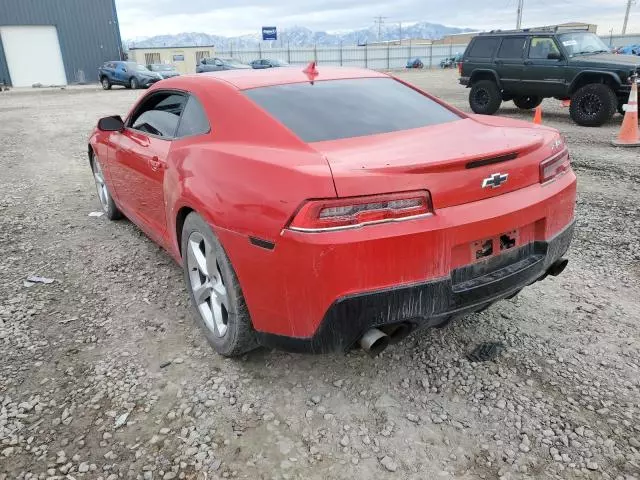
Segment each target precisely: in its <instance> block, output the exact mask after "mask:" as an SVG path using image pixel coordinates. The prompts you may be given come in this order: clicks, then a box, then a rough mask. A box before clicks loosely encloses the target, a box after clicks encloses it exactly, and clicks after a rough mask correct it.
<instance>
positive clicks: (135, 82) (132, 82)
mask: <svg viewBox="0 0 640 480" xmlns="http://www.w3.org/2000/svg"><path fill="white" fill-rule="evenodd" d="M129 86H130V87H131V88H132V89H133V90H135V89H136V88H138V87H139V84H138V79H137V78H136V77H131V80H129Z"/></svg>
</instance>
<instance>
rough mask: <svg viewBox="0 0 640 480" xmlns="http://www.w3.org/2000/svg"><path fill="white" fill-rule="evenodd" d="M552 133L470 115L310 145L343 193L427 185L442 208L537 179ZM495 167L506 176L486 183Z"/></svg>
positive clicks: (426, 188) (403, 189)
mask: <svg viewBox="0 0 640 480" xmlns="http://www.w3.org/2000/svg"><path fill="white" fill-rule="evenodd" d="M489 123H491V124H489ZM523 127H524V128H523ZM555 135H556V134H555V133H554V132H553V131H552V130H549V129H546V128H536V127H533V126H532V125H531V124H527V123H524V122H518V121H513V120H507V119H500V121H499V122H496V120H495V119H492V120H491V122H487V123H481V122H480V121H476V120H475V119H473V118H467V119H463V120H460V121H456V122H450V123H444V124H440V125H434V126H429V127H424V128H417V129H412V130H404V131H400V132H393V133H387V134H381V135H372V136H365V137H356V138H349V139H344V140H333V141H326V142H316V143H313V144H312V146H313V147H314V148H315V149H316V150H318V151H319V152H321V153H322V154H324V155H325V156H326V158H327V161H328V162H329V165H330V167H331V170H332V173H333V178H334V182H335V186H336V191H337V194H338V196H339V197H349V196H358V195H371V194H378V193H391V192H403V191H409V190H429V191H430V192H431V197H432V200H433V205H434V208H436V209H437V208H443V207H449V206H453V205H459V204H462V203H468V202H473V201H477V200H482V199H484V198H488V197H492V196H496V195H501V194H503V193H507V192H511V191H513V190H517V189H520V188H524V187H527V186H529V185H532V184H535V183H538V182H539V165H540V162H541V161H542V160H544V159H545V158H547V157H548V156H549V155H551V153H552V152H551V151H550V147H549V143H550V142H551V140H552V139H553V138H554V136H555ZM498 173H499V174H508V177H507V179H506V181H505V182H504V183H502V184H501V185H500V186H499V187H497V188H491V187H490V186H487V187H485V188H483V187H482V185H483V180H484V179H486V178H489V177H491V176H493V175H495V174H498Z"/></svg>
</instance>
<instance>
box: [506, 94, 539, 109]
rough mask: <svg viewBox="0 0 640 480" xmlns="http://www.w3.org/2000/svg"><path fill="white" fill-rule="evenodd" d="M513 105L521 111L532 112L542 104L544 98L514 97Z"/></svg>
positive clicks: (530, 96)
mask: <svg viewBox="0 0 640 480" xmlns="http://www.w3.org/2000/svg"><path fill="white" fill-rule="evenodd" d="M513 103H515V105H516V107H518V108H519V109H521V110H531V109H532V108H536V107H537V106H538V105H540V104H541V103H542V97H538V96H535V95H528V96H522V97H514V98H513Z"/></svg>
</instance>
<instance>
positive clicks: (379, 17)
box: [373, 15, 389, 41]
mask: <svg viewBox="0 0 640 480" xmlns="http://www.w3.org/2000/svg"><path fill="white" fill-rule="evenodd" d="M373 18H374V23H377V24H378V41H380V32H381V30H382V24H383V23H384V20H385V18H389V17H382V16H380V15H379V16H377V17H373Z"/></svg>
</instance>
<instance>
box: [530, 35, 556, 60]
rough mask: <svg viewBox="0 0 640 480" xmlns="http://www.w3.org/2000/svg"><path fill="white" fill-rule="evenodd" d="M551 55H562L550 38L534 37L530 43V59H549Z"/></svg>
mask: <svg viewBox="0 0 640 480" xmlns="http://www.w3.org/2000/svg"><path fill="white" fill-rule="evenodd" d="M550 53H555V54H558V55H559V54H560V50H559V49H558V46H557V45H556V42H554V41H553V38H549V37H533V38H532V39H531V42H530V43H529V58H537V59H541V58H544V59H546V58H548V56H549V54H550Z"/></svg>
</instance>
